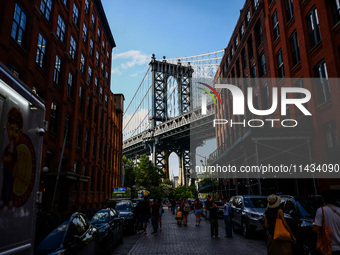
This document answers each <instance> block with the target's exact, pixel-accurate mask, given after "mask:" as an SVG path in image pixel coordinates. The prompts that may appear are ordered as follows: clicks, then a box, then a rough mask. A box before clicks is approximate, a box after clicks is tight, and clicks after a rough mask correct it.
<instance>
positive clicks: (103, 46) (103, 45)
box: [102, 41, 105, 56]
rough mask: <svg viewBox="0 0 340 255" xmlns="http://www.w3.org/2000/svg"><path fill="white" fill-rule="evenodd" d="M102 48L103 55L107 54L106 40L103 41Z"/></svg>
mask: <svg viewBox="0 0 340 255" xmlns="http://www.w3.org/2000/svg"><path fill="white" fill-rule="evenodd" d="M102 48H103V49H102V50H103V55H104V56H105V41H103V43H102Z"/></svg>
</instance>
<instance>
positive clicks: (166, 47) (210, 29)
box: [102, 0, 244, 173]
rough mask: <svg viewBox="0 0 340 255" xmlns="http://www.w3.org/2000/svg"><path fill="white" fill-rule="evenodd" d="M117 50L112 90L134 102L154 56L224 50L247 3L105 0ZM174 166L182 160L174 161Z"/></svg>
mask: <svg viewBox="0 0 340 255" xmlns="http://www.w3.org/2000/svg"><path fill="white" fill-rule="evenodd" d="M102 4H103V7H104V10H105V13H106V17H107V19H108V22H109V25H110V28H111V31H112V34H113V37H114V39H115V42H116V45H117V46H116V48H114V49H113V60H112V68H111V69H112V70H111V90H112V92H113V93H123V94H124V96H125V105H126V106H127V104H128V103H129V102H130V100H131V99H132V96H133V94H134V92H135V91H136V89H137V87H138V86H139V84H140V82H141V81H142V78H143V76H144V74H145V72H146V70H147V69H148V63H149V61H150V58H151V55H152V54H153V53H154V54H155V55H156V58H162V57H163V56H166V57H167V58H177V57H185V56H193V55H199V54H203V53H208V52H214V51H218V50H221V49H224V48H225V47H226V46H227V44H228V42H229V39H230V36H231V34H232V32H233V30H234V28H235V25H236V22H237V19H238V17H239V15H240V9H241V8H242V7H243V4H244V1H243V0H241V1H232V0H210V1H207V0H171V1H165V0H102ZM170 164H171V166H170V168H171V169H170V170H174V171H175V173H177V171H176V168H178V166H177V164H178V163H174V160H173V159H171V160H170Z"/></svg>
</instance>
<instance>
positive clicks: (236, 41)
mask: <svg viewBox="0 0 340 255" xmlns="http://www.w3.org/2000/svg"><path fill="white" fill-rule="evenodd" d="M234 43H235V49H237V47H238V37H237V36H236V37H235V40H234Z"/></svg>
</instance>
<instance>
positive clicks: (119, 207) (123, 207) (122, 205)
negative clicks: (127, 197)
mask: <svg viewBox="0 0 340 255" xmlns="http://www.w3.org/2000/svg"><path fill="white" fill-rule="evenodd" d="M115 210H116V211H118V212H121V211H131V203H130V202H118V203H117V204H116V207H115Z"/></svg>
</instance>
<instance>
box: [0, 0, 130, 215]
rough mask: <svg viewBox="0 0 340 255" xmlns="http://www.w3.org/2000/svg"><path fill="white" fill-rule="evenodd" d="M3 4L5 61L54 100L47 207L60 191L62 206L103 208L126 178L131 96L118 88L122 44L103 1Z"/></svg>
mask: <svg viewBox="0 0 340 255" xmlns="http://www.w3.org/2000/svg"><path fill="white" fill-rule="evenodd" d="M0 5H1V10H0V23H1V27H0V61H1V62H2V63H3V64H4V65H6V66H7V67H8V68H10V69H11V70H12V72H13V73H14V74H15V75H16V76H18V77H19V78H20V79H21V80H22V81H23V82H24V83H26V84H27V85H28V86H29V87H30V88H32V90H33V91H34V92H35V93H36V94H37V95H38V96H40V97H41V98H42V99H43V100H44V101H45V105H46V116H45V120H46V121H47V122H48V130H47V132H46V134H45V135H44V147H43V156H42V166H41V169H44V170H45V171H43V170H42V171H41V178H40V179H41V190H42V192H43V203H42V206H43V207H44V209H46V210H49V209H51V205H52V201H53V196H54V193H55V195H56V196H55V201H54V205H53V206H54V208H53V209H54V210H59V211H65V210H76V209H80V208H87V207H100V206H103V205H104V203H105V200H106V199H108V198H110V197H111V192H112V188H113V187H114V186H120V185H121V182H122V171H121V165H122V162H121V155H122V135H121V134H122V112H123V100H124V97H123V95H114V94H113V93H112V92H111V90H110V74H111V52H112V48H113V47H115V46H116V45H115V41H114V39H113V36H112V33H111V30H110V27H109V24H108V22H107V19H106V16H105V13H104V10H103V6H102V4H101V1H100V0H54V1H52V0H29V1H22V0H17V1H6V0H1V1H0ZM64 140H65V148H64V152H63V144H64ZM62 152H63V154H62ZM58 169H60V175H59V179H58V178H57V175H58ZM57 179H58V183H57V190H56V192H55V191H54V187H55V185H56V180H57Z"/></svg>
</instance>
